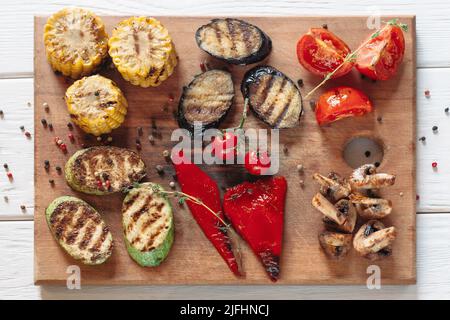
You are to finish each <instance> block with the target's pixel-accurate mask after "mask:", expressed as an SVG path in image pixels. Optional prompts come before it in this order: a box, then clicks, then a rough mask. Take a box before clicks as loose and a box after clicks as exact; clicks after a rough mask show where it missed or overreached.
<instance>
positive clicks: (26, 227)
mask: <svg viewBox="0 0 450 320" xmlns="http://www.w3.org/2000/svg"><path fill="white" fill-rule="evenodd" d="M449 229H450V215H448V214H426V215H423V214H422V215H418V217H417V240H418V241H417V284H416V285H409V286H388V285H384V283H383V282H382V284H381V289H379V290H369V289H368V288H367V287H366V286H317V285H316V286H273V285H258V286H214V285H210V286H88V285H85V284H84V283H83V282H81V289H80V290H69V289H68V288H67V287H66V286H35V285H34V280H33V265H32V264H31V263H30V261H32V260H33V240H32V239H33V222H32V221H20V222H7V221H4V222H2V223H0V252H1V253H2V254H1V255H0V275H1V276H0V290H1V297H2V299H62V300H68V299H137V300H146V299H149V300H155V299H193V298H195V299H202V300H203V299H204V300H211V299H226V300H228V299H352V300H354V299H370V300H373V299H448V298H449V297H450V274H449V273H448V272H447V269H448V268H447V267H448V261H450V251H449V250H448V243H449V241H450V235H449V232H448V230H449Z"/></svg>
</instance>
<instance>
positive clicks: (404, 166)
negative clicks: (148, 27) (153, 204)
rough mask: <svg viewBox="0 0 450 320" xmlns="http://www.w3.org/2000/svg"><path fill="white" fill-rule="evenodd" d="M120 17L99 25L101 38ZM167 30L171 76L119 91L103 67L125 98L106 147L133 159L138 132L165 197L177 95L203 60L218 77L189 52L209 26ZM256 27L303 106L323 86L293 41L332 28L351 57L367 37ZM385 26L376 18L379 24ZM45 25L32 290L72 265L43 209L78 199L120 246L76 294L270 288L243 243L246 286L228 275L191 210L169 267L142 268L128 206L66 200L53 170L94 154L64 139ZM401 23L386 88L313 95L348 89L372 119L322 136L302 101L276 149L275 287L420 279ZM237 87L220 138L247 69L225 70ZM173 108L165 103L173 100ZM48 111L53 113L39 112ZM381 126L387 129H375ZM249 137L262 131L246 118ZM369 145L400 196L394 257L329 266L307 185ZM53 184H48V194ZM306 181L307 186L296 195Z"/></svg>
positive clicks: (235, 117)
mask: <svg viewBox="0 0 450 320" xmlns="http://www.w3.org/2000/svg"><path fill="white" fill-rule="evenodd" d="M123 18H124V17H103V19H104V22H105V24H106V26H107V29H108V32H110V31H111V29H112V28H113V26H114V25H115V24H116V23H118V22H119V21H120V20H122V19H123ZM158 19H159V20H161V22H162V23H163V24H164V25H165V26H166V27H167V28H168V29H169V32H170V34H171V36H172V38H173V40H174V43H175V45H176V49H177V52H178V55H179V64H178V66H177V68H176V71H175V73H174V74H173V75H172V76H171V77H170V78H169V79H168V80H167V81H165V82H164V83H163V84H162V85H161V86H159V87H157V88H148V89H144V88H140V87H135V86H133V85H131V84H129V83H127V82H126V81H124V80H123V79H122V78H121V77H120V75H119V73H118V72H117V71H116V70H114V69H111V68H105V70H103V71H102V72H101V73H102V74H104V75H106V76H107V77H111V78H112V79H113V80H114V81H115V82H116V83H117V84H118V85H119V87H120V88H121V89H122V90H123V91H124V93H125V95H126V97H127V98H128V102H129V110H128V115H127V118H126V121H125V123H124V124H123V125H122V126H121V127H120V128H119V129H117V130H115V131H114V132H113V133H112V135H111V136H112V137H113V142H112V143H111V144H112V145H115V146H120V147H125V148H130V149H134V150H135V149H136V146H135V140H136V138H137V137H138V134H137V127H142V128H143V129H144V134H143V136H142V137H140V139H141V141H142V150H141V151H140V153H141V155H142V157H143V159H144V160H145V162H146V164H147V167H148V177H147V179H146V180H148V181H154V182H156V183H160V184H162V185H163V186H164V187H166V188H169V186H168V184H169V182H170V181H172V180H173V177H172V174H173V173H174V170H173V168H172V166H171V165H170V164H169V163H167V162H165V160H164V158H163V156H162V152H163V150H165V149H169V150H170V148H171V146H172V145H173V144H174V143H173V142H171V141H170V135H171V132H172V130H173V129H175V128H178V125H177V122H176V121H175V119H174V117H173V111H175V110H176V107H177V101H178V99H179V97H180V94H181V90H182V87H183V86H184V85H187V84H188V83H189V82H190V81H191V79H192V77H193V76H194V75H196V74H198V73H200V66H199V65H200V63H201V62H202V61H205V59H206V60H207V61H208V63H209V64H210V65H211V66H217V67H219V66H222V64H221V63H219V62H217V61H216V60H214V59H212V58H209V57H208V56H207V55H206V54H205V53H204V52H202V51H201V50H200V49H199V48H198V47H197V45H196V43H195V40H194V33H195V31H196V29H197V28H198V27H199V26H200V25H203V24H205V23H207V22H208V21H209V18H207V17H159V18H158ZM245 19H246V20H248V21H249V22H251V23H254V24H256V25H257V26H259V27H260V28H261V29H263V30H264V31H265V32H266V33H267V34H268V35H269V36H270V37H271V38H272V41H273V50H272V53H271V55H270V56H269V58H268V59H267V60H266V61H265V63H266V64H270V65H273V66H274V67H276V68H278V69H279V70H281V71H283V72H285V73H286V74H287V75H288V76H289V77H291V78H292V79H293V80H294V81H297V79H300V78H301V79H303V81H304V84H305V85H304V87H303V88H302V89H301V91H302V93H303V94H304V95H305V94H306V93H307V92H308V91H309V90H310V89H312V88H313V87H314V86H315V85H317V84H318V83H319V82H320V79H319V78H317V77H315V76H313V75H310V74H309V73H308V72H306V71H305V70H304V69H303V68H302V67H300V65H299V63H298V62H297V58H296V53H295V47H296V43H297V40H298V38H299V37H300V35H302V34H304V33H306V32H307V31H308V29H309V28H310V27H318V26H319V27H320V26H321V25H322V24H327V25H328V28H329V29H330V30H331V31H332V32H334V33H336V34H337V35H339V37H341V38H342V39H344V40H345V41H346V42H347V44H348V45H349V46H350V47H351V48H353V49H355V48H357V47H358V45H359V44H360V43H361V42H362V41H363V40H364V39H365V38H366V37H367V36H368V35H369V34H370V33H371V31H370V30H368V29H367V27H366V18H365V17H289V18H287V17H248V18H245ZM389 19H390V17H383V18H382V20H383V21H387V20H389ZM45 21H46V17H36V19H35V82H34V83H35V128H36V129H35V176H34V179H35V188H36V191H35V197H36V199H35V239H34V248H35V260H34V263H35V282H36V283H37V284H44V283H45V284H49V283H65V282H66V278H67V276H68V274H67V273H66V270H67V267H68V266H69V265H77V264H78V263H77V262H76V261H75V260H73V259H72V258H70V257H69V256H68V255H67V254H65V253H64V252H63V250H62V249H61V248H60V247H59V246H58V245H57V243H56V241H55V240H54V239H53V238H52V235H51V234H50V231H49V229H48V227H47V225H46V221H45V217H44V213H45V208H46V206H47V205H48V204H49V203H50V202H51V201H52V200H53V199H54V198H56V197H58V196H62V195H75V196H77V197H79V198H82V199H84V200H86V201H87V202H88V203H90V204H91V205H93V206H94V207H95V208H97V209H98V211H99V212H100V213H101V214H102V216H103V217H104V218H105V220H106V221H107V223H108V224H109V225H110V227H111V230H112V233H113V236H114V238H115V249H114V252H113V255H112V257H111V258H110V259H109V261H107V263H106V264H104V265H101V266H95V267H92V266H82V265H79V266H80V268H81V284H82V285H84V284H104V285H109V284H139V285H143V284H271V282H270V280H269V279H268V277H267V276H266V274H265V272H264V270H263V267H262V266H261V265H260V263H259V261H258V260H257V259H256V258H255V256H254V255H253V253H252V252H251V251H250V250H249V248H248V247H247V246H246V245H245V244H244V248H243V256H244V268H245V270H246V276H245V278H241V279H240V278H236V277H234V275H233V274H232V273H231V272H230V271H229V270H228V268H227V266H226V265H225V263H224V261H223V260H222V259H221V257H220V256H219V254H218V253H217V252H216V250H215V249H214V248H213V246H212V245H211V244H210V243H209V241H208V240H207V239H206V237H205V236H204V235H203V233H202V231H201V230H200V228H199V226H198V225H197V224H196V222H195V221H194V220H193V218H192V216H191V214H190V212H189V210H188V209H187V207H185V208H182V207H180V206H179V205H177V204H176V203H173V204H174V208H175V212H174V215H175V227H176V234H175V243H174V246H173V248H172V250H171V252H170V254H169V256H168V257H167V260H166V261H165V262H164V263H163V264H162V265H161V266H160V267H157V268H141V267H139V266H138V265H137V264H136V263H134V262H133V261H132V260H131V258H130V257H129V256H128V254H127V252H126V249H125V246H124V244H123V241H122V231H121V227H120V226H121V213H120V207H121V203H122V200H123V195H121V194H117V195H112V196H103V197H96V196H89V195H85V194H81V193H77V192H74V191H72V190H71V189H70V188H69V187H68V186H67V185H66V183H65V181H64V177H63V175H59V174H58V173H57V171H56V170H55V167H56V166H58V165H59V166H64V164H65V161H66V160H67V159H68V158H69V156H70V155H71V154H73V153H74V152H75V151H76V150H78V149H80V148H81V145H82V144H86V145H89V146H91V145H99V144H102V143H101V142H97V141H96V139H95V138H93V137H87V136H86V135H85V134H84V133H83V132H81V131H80V130H79V129H78V128H75V129H74V130H73V131H72V133H73V134H74V135H75V140H76V142H75V143H71V142H70V141H69V139H68V138H67V135H68V134H69V132H71V131H69V129H68V127H67V123H68V122H69V121H70V119H69V116H68V113H67V110H66V106H65V103H64V100H63V97H64V93H65V90H66V89H67V87H68V86H69V85H70V84H71V83H72V80H69V79H65V78H64V77H62V76H61V75H56V74H55V73H54V72H53V71H52V69H51V68H50V66H49V64H48V63H47V60H46V57H45V51H44V45H43V40H42V37H43V26H44V24H45ZM401 21H402V22H404V23H407V24H408V25H409V31H408V32H407V33H406V34H405V37H406V53H405V58H404V62H403V64H402V65H401V68H400V70H399V72H398V74H397V75H396V76H395V77H394V78H393V79H391V80H389V81H385V82H380V81H379V82H376V83H373V82H372V81H369V80H367V79H362V78H361V77H360V75H359V73H358V72H357V71H356V70H353V71H352V72H351V73H350V74H348V75H346V76H345V77H342V78H339V79H336V80H333V81H330V82H329V83H328V84H327V85H326V86H325V87H324V88H322V89H320V90H319V91H318V92H317V93H316V94H315V97H313V99H316V98H317V97H318V95H320V93H321V92H323V91H324V90H325V89H326V88H330V87H332V86H337V85H350V86H354V87H357V88H360V89H362V90H363V91H364V92H366V93H367V94H368V96H369V97H370V98H371V100H372V101H373V104H374V106H375V111H374V112H373V113H372V114H369V115H367V116H365V117H361V118H353V119H350V118H349V119H345V120H342V121H339V122H337V123H334V124H332V125H331V126H328V127H324V128H319V127H318V126H317V124H316V121H315V118H314V113H313V112H312V110H311V109H310V107H309V101H304V110H305V113H304V115H303V117H302V119H301V123H300V126H299V127H298V128H294V129H288V130H283V131H281V132H280V140H281V141H280V143H281V144H282V145H283V146H284V145H285V146H287V148H288V152H287V153H282V154H281V158H280V166H281V168H280V172H279V174H280V175H284V176H285V177H286V178H287V180H288V194H287V203H286V211H285V228H284V241H283V254H282V257H281V278H280V280H279V281H278V282H277V284H364V283H366V279H367V277H368V275H367V272H366V270H367V267H368V266H369V265H373V264H376V265H378V266H379V267H380V268H381V277H382V284H407V283H414V282H415V279H416V269H415V248H416V244H415V226H416V224H415V220H416V217H415V202H416V191H415V190H416V185H415V176H416V175H415V168H416V166H415V140H416V139H415V128H416V116H415V114H416V98H415V95H416V61H415V59H416V51H415V18H414V17H412V16H402V17H401ZM229 67H230V70H231V72H232V74H233V78H234V82H235V85H236V93H237V95H236V96H237V99H236V103H235V105H234V107H233V109H232V111H231V112H230V114H229V115H228V116H227V119H226V121H225V123H223V124H222V128H227V127H231V126H236V125H237V124H238V121H239V119H240V115H241V110H242V102H243V99H242V96H241V94H240V91H239V85H240V82H241V79H242V75H243V73H244V72H245V71H246V70H247V69H248V68H249V67H240V66H232V67H231V66H229ZM169 95H173V96H174V97H175V101H174V102H172V103H168V96H169ZM44 102H47V103H48V105H49V107H50V111H49V112H45V110H44V107H43V106H42V105H43V103H44ZM379 116H381V117H382V121H381V122H379V121H377V117H379ZM42 118H45V119H47V121H48V122H51V123H52V124H53V127H54V130H53V131H50V130H49V129H44V128H43V126H42V125H41V123H40V121H41V119H42ZM152 119H154V121H155V123H156V126H157V128H158V132H159V133H161V137H160V138H157V139H156V141H155V144H154V145H151V144H150V143H149V142H148V140H147V136H148V135H149V134H150V133H151V130H152V129H151V123H152ZM245 127H247V128H251V127H253V128H266V126H265V125H264V124H263V123H262V122H261V121H259V120H257V119H256V118H255V117H254V116H253V115H250V117H249V119H248V122H247V123H246V126H245ZM56 136H58V137H60V138H62V139H63V140H64V141H65V142H66V143H67V145H68V150H69V152H68V153H67V154H66V155H64V154H63V153H62V152H61V151H60V150H59V149H58V148H57V147H56V146H55V144H54V142H53V140H54V137H56ZM357 136H367V137H371V138H374V139H376V140H378V141H379V142H380V143H381V144H382V146H383V148H384V159H383V161H382V163H381V166H380V171H383V172H389V173H393V174H396V175H397V181H396V184H395V186H393V187H391V188H389V189H386V190H383V195H384V196H385V197H387V198H388V199H391V200H392V201H393V205H394V210H393V213H392V214H391V215H390V217H389V218H387V219H385V221H384V222H385V223H386V224H387V225H394V226H395V227H396V228H397V229H398V238H397V240H396V242H395V244H394V246H393V250H394V253H393V256H392V257H390V258H388V259H386V260H383V261H378V262H376V263H374V262H369V261H367V260H365V259H363V258H361V257H359V256H358V255H357V254H356V253H355V252H354V251H352V252H351V253H350V254H349V256H348V257H347V258H346V259H344V260H342V261H339V262H336V261H331V260H329V259H327V258H326V257H325V255H324V254H323V253H322V251H321V249H320V247H319V243H318V239H317V235H318V233H319V232H320V231H322V230H323V224H322V222H321V215H320V214H319V213H318V212H317V211H316V210H315V209H314V208H313V207H312V206H311V198H312V197H313V195H314V194H315V193H316V192H317V191H318V186H317V185H316V184H315V183H314V182H313V181H312V178H311V176H312V174H313V173H314V172H320V173H322V174H326V173H328V172H329V171H330V170H333V171H336V172H339V173H341V174H343V175H348V174H350V173H351V170H352V169H351V168H350V167H349V166H348V165H347V164H346V162H345V161H344V159H343V156H342V153H343V147H344V145H345V144H346V142H347V141H349V140H350V139H351V138H353V137H357ZM46 159H47V160H49V161H50V170H49V171H48V172H47V171H46V170H45V169H44V160H46ZM158 164H161V165H163V166H164V168H165V172H166V174H165V175H164V176H163V177H160V176H159V175H158V174H157V172H156V170H155V169H154V168H155V166H156V165H158ZM297 164H303V165H304V167H305V171H304V174H303V175H300V174H298V173H297V171H296V169H295V168H296V166H297ZM204 169H205V170H206V171H207V172H208V173H209V174H210V175H211V176H212V177H214V178H215V179H216V180H217V182H218V183H219V186H220V187H221V188H222V189H223V188H226V187H230V186H233V185H235V184H238V183H240V182H242V181H244V180H245V179H246V177H247V176H246V173H245V170H244V169H243V168H242V167H241V166H237V165H236V166H209V167H204ZM49 179H54V180H55V184H54V186H53V187H52V186H51V185H50V183H49ZM300 180H304V187H303V188H302V187H301V186H300Z"/></svg>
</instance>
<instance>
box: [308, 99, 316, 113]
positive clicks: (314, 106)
mask: <svg viewBox="0 0 450 320" xmlns="http://www.w3.org/2000/svg"><path fill="white" fill-rule="evenodd" d="M309 106H310V108H311V110H312V111H314V110H315V109H316V102H315V101H314V100H311V101H309Z"/></svg>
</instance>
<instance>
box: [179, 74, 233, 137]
mask: <svg viewBox="0 0 450 320" xmlns="http://www.w3.org/2000/svg"><path fill="white" fill-rule="evenodd" d="M233 99H234V84H233V79H232V77H231V73H229V72H227V71H224V70H209V71H206V72H203V73H201V74H199V75H197V76H195V77H194V80H192V81H191V83H189V85H188V86H187V87H184V88H183V94H182V95H181V98H180V102H179V104H178V124H179V126H180V127H182V128H185V129H188V130H189V131H191V132H193V131H194V124H195V122H197V123H198V124H199V125H200V127H201V129H202V130H204V129H207V128H211V127H218V126H219V124H220V122H221V121H222V120H223V119H224V118H225V116H226V114H227V112H228V110H230V108H231V105H232V104H233Z"/></svg>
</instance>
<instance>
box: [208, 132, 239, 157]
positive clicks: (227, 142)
mask: <svg viewBox="0 0 450 320" xmlns="http://www.w3.org/2000/svg"><path fill="white" fill-rule="evenodd" d="M237 144H238V137H237V135H235V134H234V133H231V132H225V133H224V134H223V136H216V137H214V140H213V142H212V147H213V150H212V152H213V155H214V156H215V157H217V158H219V159H222V160H223V161H226V160H228V159H229V160H231V159H234V157H235V155H236V152H237V149H236V147H237Z"/></svg>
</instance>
